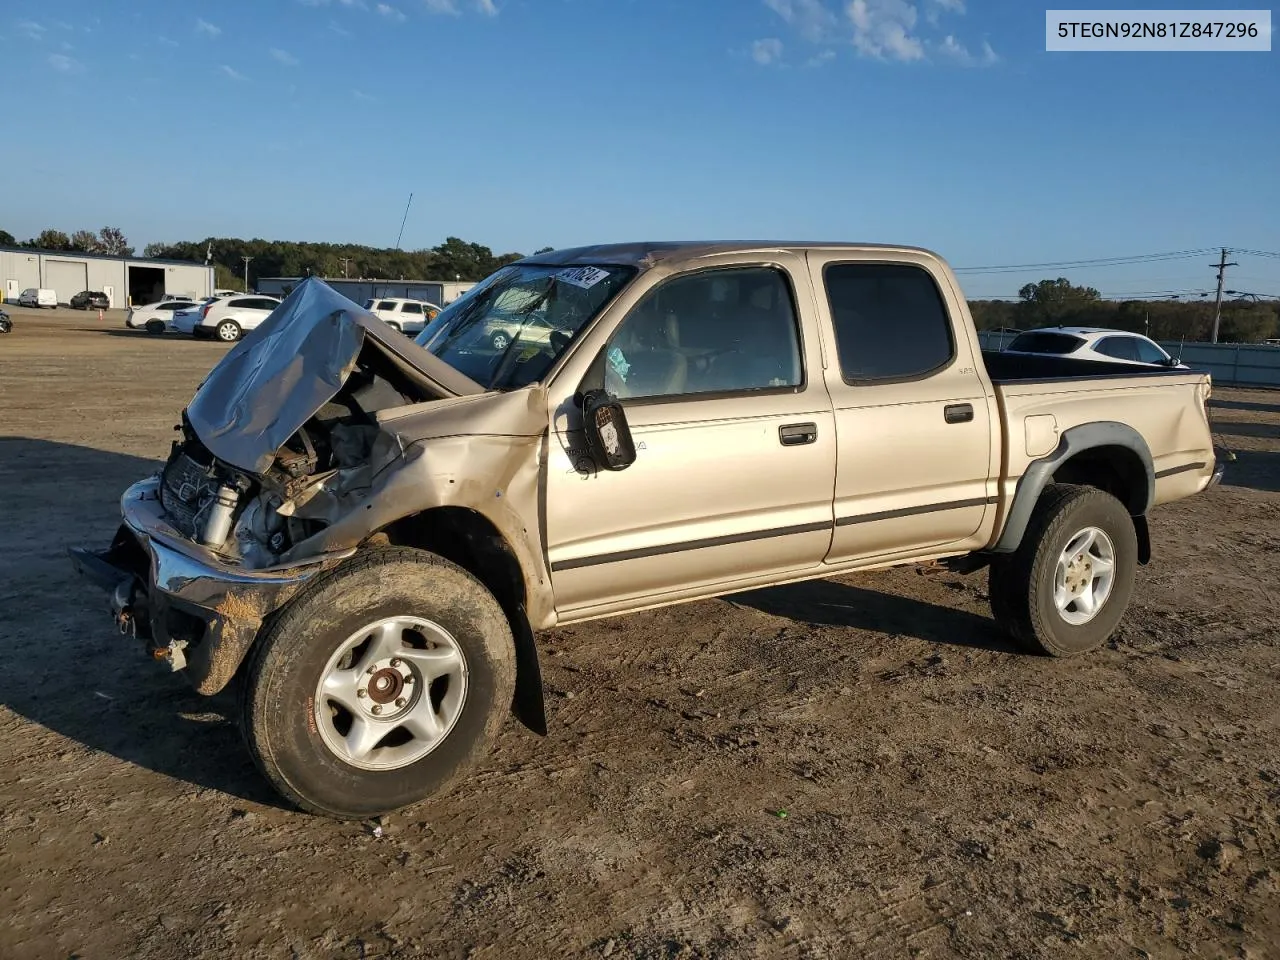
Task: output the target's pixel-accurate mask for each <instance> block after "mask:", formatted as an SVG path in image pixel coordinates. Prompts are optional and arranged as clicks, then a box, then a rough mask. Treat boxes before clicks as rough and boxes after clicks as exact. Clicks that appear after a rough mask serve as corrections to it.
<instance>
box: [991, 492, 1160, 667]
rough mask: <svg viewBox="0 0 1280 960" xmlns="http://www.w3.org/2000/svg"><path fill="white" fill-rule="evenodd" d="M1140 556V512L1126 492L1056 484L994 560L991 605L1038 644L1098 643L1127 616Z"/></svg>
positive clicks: (1085, 647) (1052, 649) (1022, 638)
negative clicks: (1012, 546)
mask: <svg viewBox="0 0 1280 960" xmlns="http://www.w3.org/2000/svg"><path fill="white" fill-rule="evenodd" d="M1137 563H1138V537H1137V533H1136V531H1135V530H1134V525H1133V518H1132V517H1130V516H1129V512H1128V511H1127V510H1126V509H1125V508H1124V505H1123V504H1122V503H1120V501H1119V500H1117V499H1116V498H1115V497H1113V496H1112V495H1111V494H1109V493H1106V492H1105V491H1103V490H1098V489H1096V488H1094V487H1085V486H1075V485H1071V484H1062V483H1056V484H1050V485H1049V486H1047V487H1046V488H1045V490H1044V493H1043V494H1041V496H1040V501H1039V503H1037V504H1036V509H1035V512H1034V513H1032V515H1031V520H1030V522H1029V523H1028V524H1027V529H1026V532H1025V533H1024V534H1023V536H1022V542H1021V543H1020V544H1019V545H1018V549H1017V550H1016V551H1014V552H1013V553H1011V554H1008V555H1006V556H1001V557H998V558H997V559H996V560H995V561H994V562H993V563H992V564H991V570H990V590H989V592H990V595H991V609H992V613H993V614H994V615H995V619H996V621H997V623H999V624H1000V626H1001V627H1002V628H1003V629H1004V630H1005V631H1006V632H1007V633H1008V634H1009V635H1010V636H1011V637H1012V638H1013V639H1014V640H1015V641H1017V642H1018V643H1019V644H1020V645H1021V646H1023V647H1024V648H1026V649H1028V650H1030V651H1032V652H1035V653H1043V654H1048V655H1050V656H1056V657H1068V656H1073V655H1075V654H1079V653H1085V652H1087V651H1089V650H1094V649H1096V648H1098V647H1100V646H1102V644H1104V643H1106V642H1107V641H1108V640H1109V639H1111V636H1112V634H1113V633H1115V630H1116V627H1117V626H1119V624H1120V620H1121V618H1123V617H1124V614H1125V610H1126V608H1127V607H1128V605H1129V598H1130V597H1131V596H1132V594H1133V582H1134V575H1135V573H1136V571H1137Z"/></svg>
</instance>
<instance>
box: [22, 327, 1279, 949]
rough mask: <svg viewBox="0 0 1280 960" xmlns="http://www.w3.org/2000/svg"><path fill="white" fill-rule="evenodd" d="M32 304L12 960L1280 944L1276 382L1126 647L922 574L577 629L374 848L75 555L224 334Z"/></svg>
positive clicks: (549, 640)
mask: <svg viewBox="0 0 1280 960" xmlns="http://www.w3.org/2000/svg"><path fill="white" fill-rule="evenodd" d="M10 312H11V314H12V316H13V318H14V320H15V323H16V329H15V331H14V332H13V333H12V334H10V335H8V336H3V337H0V401H2V402H0V413H2V414H3V417H4V423H3V427H2V428H0V435H2V436H0V489H2V490H3V494H4V496H3V499H2V500H0V641H2V643H0V840H2V843H0V957H3V958H6V960H18V958H28V957H30V958H66V957H72V956H75V957H80V958H84V960H89V958H104V960H106V958H112V960H114V958H120V957H139V958H188V957H227V958H233V957H234V958H257V957H263V958H266V957H271V958H276V957H282V958H294V957H296V958H322V957H323V958H343V960H345V958H352V960H355V958H374V957H379V958H409V957H474V958H482V957H483V958H504V960H505V958H526V957H527V958H547V957H561V956H587V957H594V956H612V957H652V958H658V957H662V958H666V957H693V956H707V957H711V956H715V957H797V958H799V957H853V956H861V957H910V956H922V957H973V958H990V957H1013V956H1018V957H1039V956H1089V957H1107V958H1127V957H1182V956H1197V957H1265V956H1273V957H1274V956H1280V826H1278V823H1277V816H1278V815H1280V748H1278V747H1277V744H1280V729H1278V728H1280V709H1278V707H1280V691H1278V689H1277V679H1280V663H1278V661H1277V657H1276V642H1277V637H1280V614H1277V610H1276V598H1277V594H1278V593H1280V590H1278V588H1280V574H1278V573H1277V559H1278V558H1280V394H1277V393H1269V392H1263V391H1240V390H1229V389H1223V388H1219V389H1218V391H1217V395H1216V397H1215V403H1214V415H1215V421H1216V424H1217V429H1218V432H1219V435H1220V437H1221V439H1222V440H1223V441H1225V442H1227V443H1228V444H1230V445H1231V446H1232V447H1234V448H1235V449H1236V450H1237V453H1238V456H1239V459H1238V461H1237V462H1235V463H1233V464H1230V465H1229V467H1228V473H1227V478H1226V481H1225V484H1224V485H1223V486H1222V487H1220V488H1218V489H1215V490H1212V491H1210V492H1209V493H1207V494H1205V495H1203V496H1200V497H1196V498H1192V499H1190V500H1187V501H1183V502H1180V503H1178V504H1174V505H1171V506H1168V507H1164V508H1160V509H1158V510H1157V511H1156V512H1155V513H1154V515H1153V517H1152V522H1151V528H1152V536H1153V538H1154V549H1155V559H1154V561H1153V563H1152V564H1151V565H1150V566H1148V567H1146V568H1142V569H1141V570H1140V572H1139V584H1138V589H1137V592H1136V596H1135V603H1134V606H1133V608H1132V609H1131V611H1130V615H1129V616H1128V618H1127V619H1126V621H1125V624H1124V626H1123V628H1122V630H1121V632H1120V634H1119V636H1118V638H1117V639H1116V641H1115V642H1113V643H1112V644H1111V645H1110V647H1109V648H1107V649H1104V650H1101V651H1099V652H1097V653H1095V654H1093V655H1091V656H1088V657H1086V658H1084V659H1081V660H1078V661H1074V662H1067V663H1063V662H1058V661H1050V660H1045V659H1038V658H1032V657H1027V656H1022V655H1019V654H1017V653H1015V652H1013V651H1011V650H1010V649H1009V648H1008V647H1007V646H1006V645H1005V643H1004V642H1003V641H1002V640H1001V639H1000V637H999V636H998V635H997V634H996V632H995V630H994V628H993V625H992V623H991V621H990V619H989V615H988V608H987V603H986V599H987V598H986V577H985V575H984V574H982V573H979V574H976V575H974V576H972V577H968V578H963V577H958V576H953V575H949V574H948V575H927V576H926V575H922V574H921V573H918V572H917V571H915V570H914V569H910V568H908V569H900V570H895V571H892V572H889V573H883V574H871V575H865V576H855V577H846V578H840V579H838V580H830V581H822V582H816V583H810V584H804V585H799V586H794V587H787V588H780V589H775V590H765V591H758V592H754V593H750V594H744V595H740V596H736V597H733V598H731V599H728V600H715V601H707V602H701V603H696V604H689V605H685V606H680V607H675V608H670V609H666V610H661V611H657V612H653V613H646V614H641V615H637V616H633V617H630V618H623V619H618V620H607V621H601V622H596V623H592V624H588V625H583V626H580V627H575V628H569V629H562V630H556V631H553V632H551V633H550V634H548V635H546V636H545V637H543V638H542V646H543V650H544V653H543V669H544V673H545V678H546V682H547V687H548V700H549V703H548V708H549V713H550V718H549V719H550V725H551V736H549V737H548V738H546V739H540V738H538V737H536V736H534V735H533V734H530V733H529V732H528V731H526V730H525V729H524V728H522V727H520V726H518V725H517V724H516V723H515V722H514V721H512V722H510V723H509V724H508V725H507V726H506V727H505V728H504V731H503V733H502V735H501V737H500V739H499V742H498V745H497V750H496V752H495V753H494V755H493V756H492V757H491V758H490V759H489V761H488V762H487V763H486V764H485V765H484V766H483V768H482V769H481V770H480V771H479V772H478V773H477V775H476V776H474V777H473V778H472V779H470V780H468V781H466V782H464V783H462V784H460V785H459V786H458V787H456V788H455V789H454V790H453V791H452V792H451V793H450V794H449V795H447V796H446V797H444V798H442V799H439V800H437V801H435V802H432V803H428V804H424V805H423V806H421V807H419V808H415V809H412V810H410V811H407V812H406V813H404V814H400V815H397V816H394V817H391V818H388V819H387V820H386V821H385V822H384V823H383V824H382V825H381V835H377V831H375V829H374V826H375V825H373V824H365V825H361V824H342V823H335V822H331V821H327V820H321V819H316V818H312V817H308V816H304V815H301V814H297V813H294V812H292V811H289V810H285V809H281V808H280V807H279V806H278V805H277V804H276V801H275V797H274V794H272V793H271V791H270V790H269V789H268V787H267V786H266V785H265V783H264V782H263V781H262V780H260V778H259V777H258V775H257V773H256V771H255V770H254V769H253V767H252V766H251V765H250V763H249V761H248V758H247V754H246V753H245V752H244V750H243V748H242V746H241V744H240V741H239V736H238V733H237V732H236V730H235V728H234V727H233V726H232V725H231V724H230V723H229V722H228V720H227V719H225V718H226V717H228V716H230V715H231V714H230V712H229V710H228V705H227V704H226V703H225V702H222V701H221V700H218V699H214V700H205V699H202V698H200V697H198V696H196V695H195V694H194V693H192V692H190V691H189V690H188V689H187V687H186V686H185V683H184V682H183V681H182V680H181V679H180V678H178V677H175V676H173V675H170V674H169V673H167V672H166V671H165V670H164V669H163V668H160V667H157V666H155V665H153V664H151V663H150V662H149V661H147V660H145V659H144V658H143V657H142V655H141V647H140V644H139V645H136V646H135V645H134V643H132V642H130V641H126V640H124V639H123V638H121V637H119V636H117V635H115V633H114V631H113V628H112V626H111V623H110V620H109V617H108V615H107V613H106V601H105V597H104V596H103V595H102V594H100V593H97V592H95V591H93V590H92V589H91V588H89V587H88V586H87V585H81V584H80V583H79V582H78V581H77V580H76V578H75V577H74V575H73V573H72V571H71V567H70V564H69V562H68V561H67V560H66V558H65V553H64V549H65V547H66V546H67V545H68V544H69V543H74V542H80V541H86V540H87V541H102V542H105V541H106V540H107V539H108V538H109V537H110V536H111V534H112V533H113V532H114V529H115V526H116V520H117V516H118V514H117V507H116V500H117V498H118V496H119V494H120V492H121V490H122V489H123V488H124V487H125V486H127V485H128V484H129V483H131V482H132V481H134V480H135V479H138V478H139V477H141V476H142V475H144V474H146V473H149V472H150V471H151V470H152V468H153V467H154V465H155V464H156V463H157V462H158V461H159V460H160V459H161V458H163V457H164V456H165V455H166V453H167V450H168V445H169V441H170V438H171V437H172V436H173V425H174V423H175V422H176V419H177V416H178V413H179V411H180V409H181V407H182V405H183V404H184V403H185V402H186V401H187V399H188V398H189V397H190V395H191V393H192V392H193V391H194V389H195V387H196V385H197V383H198V382H199V380H200V379H201V377H202V376H203V375H204V373H205V372H207V371H208V369H209V368H210V366H211V365H212V364H213V363H214V362H216V361H217V359H218V358H219V357H220V356H221V355H222V354H223V353H224V352H225V350H226V348H225V347H223V346H221V345H219V344H215V343H205V342H196V341H192V340H188V339H185V338H179V337H159V338H157V337H150V336H148V335H146V334H141V333H132V332H127V331H125V329H124V325H123V318H122V315H121V314H120V313H119V312H118V311H113V312H110V313H109V314H108V319H107V320H105V321H101V322H100V321H98V319H97V315H96V314H94V313H89V314H86V313H75V312H71V311H57V312H49V311H44V312H40V313H39V314H37V313H36V312H35V311H31V310H24V309H22V308H16V307H15V308H12V309H11V310H10ZM781 811H785V816H784V815H783V814H782V813H781Z"/></svg>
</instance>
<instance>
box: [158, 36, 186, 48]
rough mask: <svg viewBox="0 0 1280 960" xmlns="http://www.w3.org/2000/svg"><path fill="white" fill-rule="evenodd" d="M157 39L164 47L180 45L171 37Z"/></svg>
mask: <svg viewBox="0 0 1280 960" xmlns="http://www.w3.org/2000/svg"><path fill="white" fill-rule="evenodd" d="M159 40H160V42H161V43H163V44H164V45H165V46H166V47H177V46H181V44H179V43H178V41H177V40H174V39H172V38H171V37H160V38H159Z"/></svg>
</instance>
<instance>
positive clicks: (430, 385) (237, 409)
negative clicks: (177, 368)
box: [187, 277, 483, 473]
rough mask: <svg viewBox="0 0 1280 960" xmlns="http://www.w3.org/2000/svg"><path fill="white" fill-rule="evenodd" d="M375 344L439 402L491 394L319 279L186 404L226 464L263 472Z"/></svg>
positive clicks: (252, 335) (307, 283)
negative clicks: (456, 397) (479, 394)
mask: <svg viewBox="0 0 1280 960" xmlns="http://www.w3.org/2000/svg"><path fill="white" fill-rule="evenodd" d="M366 343H369V344H371V345H373V346H374V347H375V348H376V349H377V350H378V351H379V352H381V353H382V354H384V355H385V356H386V357H387V359H388V360H389V361H390V362H391V363H393V364H394V365H395V366H396V367H397V368H399V369H400V370H401V371H402V372H403V373H405V374H406V375H408V376H411V377H412V378H414V379H415V380H416V381H417V382H419V383H420V384H421V385H422V387H423V389H424V392H425V393H426V394H428V395H430V396H432V397H451V396H462V395H467V394H476V393H482V392H483V388H482V387H481V386H480V385H479V384H478V383H476V382H475V381H473V380H471V379H469V378H468V377H465V376H463V375H462V374H461V373H459V372H458V371H457V370H455V369H453V368H452V367H450V366H449V365H448V364H447V363H444V362H443V361H442V360H439V359H437V358H436V357H434V356H432V355H431V354H430V353H428V352H427V351H426V350H424V349H422V348H421V347H419V346H418V345H417V344H415V343H414V342H413V341H411V340H408V339H406V338H405V337H404V336H402V335H401V334H398V333H396V332H395V331H394V330H392V329H391V328H390V327H388V326H387V325H386V324H385V323H383V321H382V320H380V319H378V317H376V316H375V315H374V314H372V313H370V312H369V311H367V310H364V309H363V308H361V307H359V306H357V305H356V304H355V303H353V302H351V301H350V300H348V299H347V298H346V297H344V296H342V295H341V294H339V293H338V292H337V291H335V290H334V289H333V288H332V287H330V286H328V285H327V284H326V283H324V282H323V281H321V280H318V279H316V278H314V277H311V278H308V279H306V280H304V281H303V282H302V283H300V284H299V285H298V287H297V288H296V289H295V290H294V291H293V292H292V293H291V294H289V296H288V297H287V298H286V299H285V300H284V302H283V303H282V304H280V306H279V307H277V308H276V309H275V310H273V311H272V312H271V315H270V316H269V317H267V319H266V320H265V321H263V323H262V324H261V326H259V327H257V328H256V329H254V330H251V331H249V333H248V334H247V335H246V336H245V338H244V339H243V340H241V341H240V342H239V343H237V344H236V345H235V347H233V348H232V349H231V351H230V352H229V353H228V354H227V355H226V356H225V357H224V358H223V359H222V361H221V362H219V363H218V365H217V366H215V367H214V368H213V370H212V371H211V372H210V373H209V376H208V377H206V378H205V381H204V382H203V383H202V384H201V385H200V388H199V390H198V391H197V392H196V395H195V397H194V398H193V399H192V401H191V403H190V405H189V406H188V407H187V419H188V421H189V422H190V424H191V427H192V429H193V430H194V431H195V433H196V435H197V436H198V437H199V438H200V440H201V442H202V443H204V445H205V446H206V447H207V448H208V449H209V451H210V452H211V453H212V454H213V455H214V456H216V457H218V458H219V459H220V460H223V461H225V462H226V463H228V464H231V465H232V466H234V467H238V468H240V469H241V470H247V471H249V472H251V473H264V472H265V471H266V470H267V469H268V468H269V467H270V466H271V463H272V460H273V458H274V456H275V453H276V451H277V450H279V449H280V447H281V446H283V445H284V443H285V441H287V440H288V439H289V438H290V437H291V436H293V435H294V434H295V433H296V432H297V431H298V428H299V427H301V426H302V425H303V424H304V423H306V422H307V420H308V419H309V418H310V417H311V416H312V414H314V413H315V412H316V411H317V410H318V409H320V408H321V407H322V406H323V405H324V404H325V403H327V402H328V401H329V400H331V399H332V398H333V397H334V395H335V394H337V392H338V391H339V390H340V389H341V388H342V385H343V383H344V382H345V381H346V379H347V378H348V377H349V376H350V375H351V372H352V370H353V369H354V368H355V364H356V360H357V358H358V357H359V355H360V351H361V349H362V348H363V347H364V346H365V345H366Z"/></svg>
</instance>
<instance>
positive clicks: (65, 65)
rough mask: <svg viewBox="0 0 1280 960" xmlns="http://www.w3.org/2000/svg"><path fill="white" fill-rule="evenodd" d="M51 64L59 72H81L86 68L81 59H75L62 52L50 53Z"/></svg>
mask: <svg viewBox="0 0 1280 960" xmlns="http://www.w3.org/2000/svg"><path fill="white" fill-rule="evenodd" d="M49 66H51V67H53V69H55V70H57V71H58V72H59V73H79V72H80V71H81V70H83V69H84V67H83V66H81V64H80V61H79V60H74V59H72V58H71V57H68V56H66V55H65V54H62V53H51V54H49Z"/></svg>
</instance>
